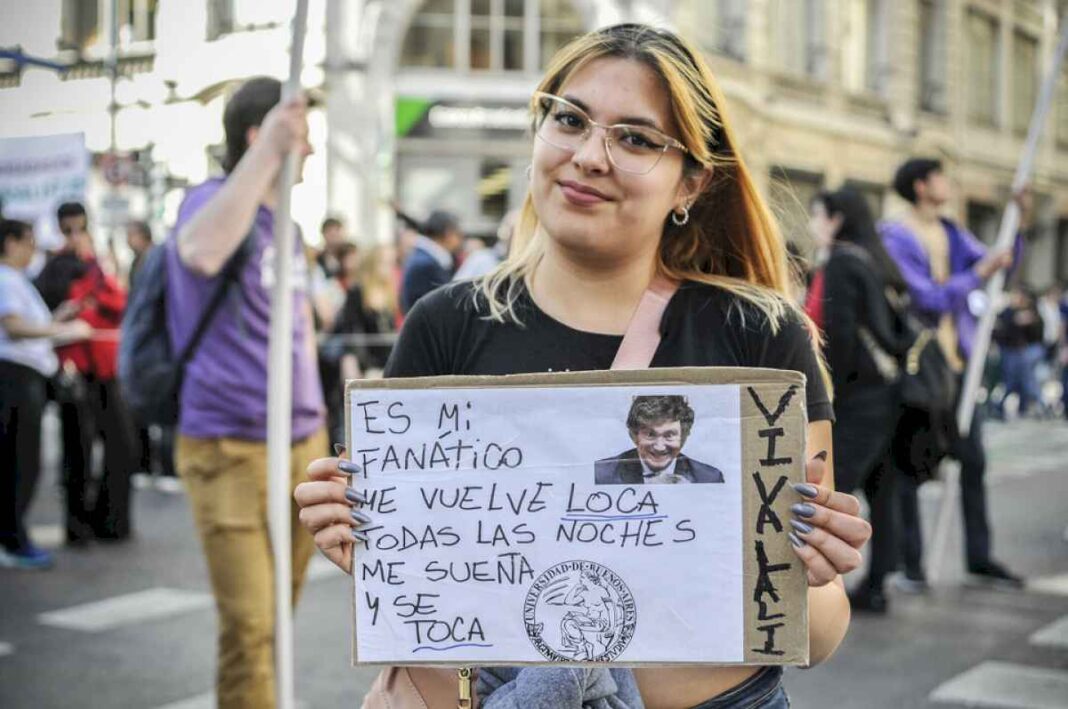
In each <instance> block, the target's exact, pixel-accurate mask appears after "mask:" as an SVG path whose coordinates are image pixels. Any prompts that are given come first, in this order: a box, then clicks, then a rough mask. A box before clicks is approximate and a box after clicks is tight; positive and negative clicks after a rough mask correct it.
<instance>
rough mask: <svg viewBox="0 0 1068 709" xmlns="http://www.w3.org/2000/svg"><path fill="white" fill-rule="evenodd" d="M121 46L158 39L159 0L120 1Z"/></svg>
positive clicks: (118, 4)
mask: <svg viewBox="0 0 1068 709" xmlns="http://www.w3.org/2000/svg"><path fill="white" fill-rule="evenodd" d="M116 4H117V6H118V12H119V44H120V45H125V44H129V43H130V42H151V41H152V40H154V39H156V6H157V5H158V4H159V2H158V0H118V2H117V3H116Z"/></svg>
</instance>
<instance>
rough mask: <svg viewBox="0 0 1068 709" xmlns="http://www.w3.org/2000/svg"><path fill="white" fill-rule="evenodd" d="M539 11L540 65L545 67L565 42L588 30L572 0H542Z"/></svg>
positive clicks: (529, 0)
mask: <svg viewBox="0 0 1068 709" xmlns="http://www.w3.org/2000/svg"><path fill="white" fill-rule="evenodd" d="M531 1H532V0H527V2H531ZM539 11H540V13H541V17H540V19H539V23H540V25H541V27H540V34H541V41H540V44H539V46H540V47H541V57H540V58H539V62H538V67H539V68H542V69H544V68H545V67H546V66H547V65H548V64H549V61H550V60H551V59H552V58H553V55H555V54H556V53H557V52H558V51H560V49H561V48H562V47H563V46H564V45H565V44H567V43H568V42H570V41H571V40H573V39H574V38H575V37H578V36H579V35H581V34H583V33H584V32H585V31H586V23H585V22H583V20H582V16H581V15H579V13H578V11H577V10H575V5H574V3H572V2H571V0H541V1H540V3H539Z"/></svg>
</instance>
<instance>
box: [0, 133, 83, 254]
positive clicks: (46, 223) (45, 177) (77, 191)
mask: <svg viewBox="0 0 1068 709" xmlns="http://www.w3.org/2000/svg"><path fill="white" fill-rule="evenodd" d="M88 176H89V152H88V151H87V150H86V149H85V134H83V133H67V134H63V135H46V136H35V137H28V138H0V204H2V205H3V213H4V216H5V217H7V218H9V219H22V220H24V221H28V222H31V223H33V224H34V227H35V232H36V236H37V241H38V246H39V247H40V248H42V249H51V248H56V247H58V246H59V245H61V244H62V240H61V237H60V235H59V234H58V232H57V231H56V228H55V210H56V207H57V206H58V205H59V204H60V203H62V202H67V201H72V200H84V199H85V186H86V181H87V179H88Z"/></svg>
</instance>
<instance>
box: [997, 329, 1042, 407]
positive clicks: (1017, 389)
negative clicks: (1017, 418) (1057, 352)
mask: <svg viewBox="0 0 1068 709" xmlns="http://www.w3.org/2000/svg"><path fill="white" fill-rule="evenodd" d="M1042 354H1043V350H1042V345H1028V346H1027V347H1014V348H1005V349H1003V350H1002V352H1001V379H1002V381H1003V382H1004V384H1005V396H1008V395H1009V394H1016V395H1017V396H1019V397H1020V414H1021V415H1023V414H1025V413H1027V410H1028V409H1029V408H1031V405H1032V404H1039V403H1041V402H1042V391H1041V390H1040V389H1039V386H1038V377H1037V374H1036V371H1035V370H1036V368H1037V367H1038V363H1039V362H1041V361H1042Z"/></svg>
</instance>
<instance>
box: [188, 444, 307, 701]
mask: <svg viewBox="0 0 1068 709" xmlns="http://www.w3.org/2000/svg"><path fill="white" fill-rule="evenodd" d="M326 448H327V441H326V431H325V430H323V431H319V432H318V433H315V434H313V435H312V436H309V437H308V438H305V439H304V440H302V441H298V442H296V443H294V444H293V446H292V448H291V454H290V464H289V466H290V481H291V484H290V490H292V488H294V487H296V486H297V484H298V483H300V482H301V481H302V480H304V479H305V472H304V471H305V468H306V467H307V465H308V463H310V462H311V461H312V460H313V459H315V458H318V457H321V456H323V455H326ZM176 456H177V464H178V465H177V467H178V474H179V475H180V476H181V477H182V479H183V480H184V481H185V486H186V490H187V491H188V493H189V502H190V506H191V507H192V509H193V518H194V521H195V522H196V525H197V531H198V532H199V534H200V541H201V544H202V545H203V547H204V554H205V556H206V557H207V561H208V573H209V574H210V576H211V586H212V589H213V590H214V592H215V604H216V608H217V609H218V611H219V658H218V671H217V678H216V692H217V694H218V706H219V707H220V709H231V708H234V709H237V708H243V707H249V708H252V707H255V708H256V709H260V708H262V707H272V706H274V702H275V699H274V684H275V677H274V561H273V556H272V553H271V542H270V535H269V532H268V526H267V444H266V443H264V442H260V441H244V440H237V439H233V438H208V439H200V438H188V437H186V436H179V437H178V442H177V448H176ZM297 512H298V510H297V507H296V504H295V503H293V504H292V517H291V530H292V535H293V545H292V555H293V558H292V562H293V603H294V604H296V602H297V597H298V594H299V591H300V587H301V584H302V582H303V580H304V573H305V571H306V570H307V568H308V562H309V561H310V560H311V556H312V553H313V552H314V550H315V543H314V541H313V540H312V537H311V535H309V534H308V533H307V532H306V531H304V529H303V527H301V526H300V524H299V522H298V519H297Z"/></svg>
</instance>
